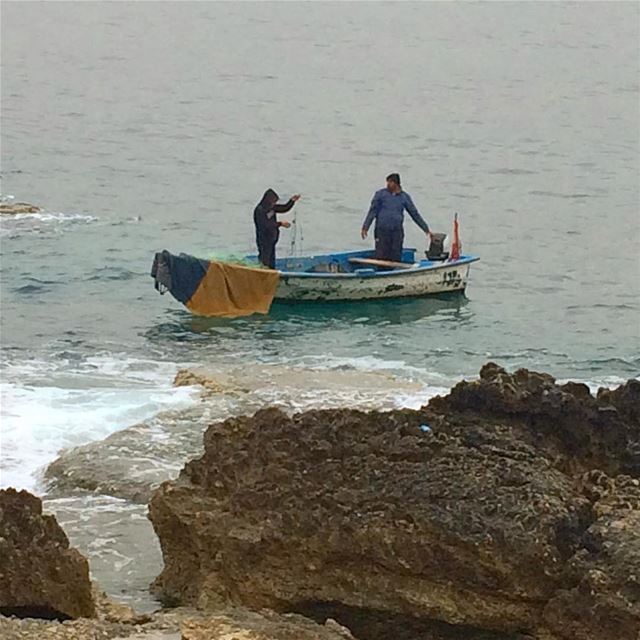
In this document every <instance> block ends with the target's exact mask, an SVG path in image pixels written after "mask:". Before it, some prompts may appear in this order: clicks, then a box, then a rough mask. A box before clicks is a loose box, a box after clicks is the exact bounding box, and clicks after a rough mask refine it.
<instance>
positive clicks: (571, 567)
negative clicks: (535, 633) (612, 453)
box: [544, 472, 640, 640]
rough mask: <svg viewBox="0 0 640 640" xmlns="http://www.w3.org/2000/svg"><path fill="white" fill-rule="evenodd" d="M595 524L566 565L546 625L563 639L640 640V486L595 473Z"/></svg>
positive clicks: (591, 481)
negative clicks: (613, 639) (615, 639)
mask: <svg viewBox="0 0 640 640" xmlns="http://www.w3.org/2000/svg"><path fill="white" fill-rule="evenodd" d="M585 484H586V485H587V486H586V487H585V489H586V491H587V492H589V493H590V494H591V496H592V497H593V498H594V499H595V502H594V505H593V512H594V515H595V517H596V520H595V521H594V522H593V524H592V525H591V526H590V527H589V528H588V529H587V530H586V532H585V534H584V535H583V536H582V541H581V546H580V548H579V549H578V550H577V552H576V553H575V554H574V555H573V556H572V557H571V558H570V560H569V561H568V562H567V564H566V566H565V569H564V575H563V584H562V587H561V588H560V589H559V590H558V592H557V593H556V594H555V595H554V597H553V598H552V599H551V600H550V601H549V603H548V604H547V606H546V608H545V611H544V620H545V623H546V624H547V625H548V626H549V628H550V629H551V630H552V631H553V632H554V633H555V634H556V635H557V637H559V638H562V639H563V640H609V639H610V638H619V639H621V640H622V639H627V638H628V639H629V640H638V638H640V481H639V480H638V479H636V478H629V477H628V476H618V477H617V478H616V479H611V478H607V477H606V476H605V475H604V474H602V473H600V472H592V473H591V474H588V478H586V479H585Z"/></svg>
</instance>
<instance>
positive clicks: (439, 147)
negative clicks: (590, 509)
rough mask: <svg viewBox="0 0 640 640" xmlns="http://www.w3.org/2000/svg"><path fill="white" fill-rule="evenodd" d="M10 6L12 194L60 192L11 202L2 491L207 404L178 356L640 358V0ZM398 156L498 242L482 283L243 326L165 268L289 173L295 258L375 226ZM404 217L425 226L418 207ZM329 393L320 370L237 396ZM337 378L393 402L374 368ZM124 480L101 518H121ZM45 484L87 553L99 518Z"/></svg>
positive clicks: (262, 399)
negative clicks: (373, 208)
mask: <svg viewBox="0 0 640 640" xmlns="http://www.w3.org/2000/svg"><path fill="white" fill-rule="evenodd" d="M2 18H3V19H2V44H1V47H2V61H3V73H2V132H1V136H2V193H3V194H4V195H5V196H6V195H13V196H15V197H16V199H18V200H20V201H28V202H32V203H35V204H38V205H40V206H42V207H43V208H44V209H45V211H44V212H43V213H41V214H33V215H25V216H20V217H19V218H17V217H16V218H9V217H6V216H5V217H3V218H2V219H1V220H0V243H1V250H2V263H1V265H0V267H1V268H0V284H1V286H2V292H1V295H2V299H1V302H2V327H1V329H2V347H3V371H2V409H1V411H2V447H1V451H0V453H1V457H2V472H1V477H0V486H6V485H8V484H14V485H19V486H23V487H27V488H31V489H34V488H35V489H36V490H38V491H42V486H41V485H40V484H39V478H40V474H41V471H42V467H43V466H44V465H46V464H47V463H48V462H50V461H51V460H52V459H53V458H54V457H55V456H56V453H57V451H58V450H59V449H61V448H64V447H69V446H74V445H79V444H83V443H86V442H90V441H94V440H98V439H101V438H103V437H105V436H107V435H109V434H110V433H113V432H115V431H118V430H120V429H123V428H125V427H128V426H131V425H133V424H135V423H137V422H139V421H141V420H152V419H153V416H155V415H157V414H158V412H161V411H164V410H167V409H175V410H182V409H187V408H188V407H191V406H193V403H194V402H197V400H196V399H195V398H194V392H193V391H192V390H190V389H179V390H175V389H173V388H172V386H171V382H172V379H173V376H174V374H175V372H176V371H177V369H178V368H179V367H180V366H193V365H204V366H207V367H212V368H213V369H215V370H219V371H224V370H226V368H228V367H232V366H234V367H238V366H239V367H245V368H246V370H247V371H251V370H252V368H255V366H256V363H259V364H260V365H277V366H280V367H288V366H289V367H290V366H296V367H301V368H308V369H326V370H329V371H335V372H345V371H346V372H355V373H357V372H362V373H363V374H365V373H367V372H371V371H375V372H383V373H385V374H388V375H393V376H396V377H399V378H401V379H402V380H406V381H408V382H415V383H417V384H418V385H419V386H420V389H421V391H420V392H418V393H417V394H416V393H413V394H411V393H407V394H404V395H403V394H399V395H398V397H397V402H399V403H405V404H416V403H419V402H420V400H421V399H423V398H426V397H428V396H429V395H431V394H432V393H435V392H437V391H439V390H442V389H446V388H447V387H449V386H451V385H452V384H454V383H455V381H457V380H458V379H460V377H463V376H466V377H469V376H473V375H476V374H477V371H478V369H479V367H480V366H481V365H482V364H483V363H484V362H486V361H487V360H495V361H497V362H499V363H501V364H503V365H505V366H507V367H509V368H515V367H519V366H526V367H529V368H533V369H539V370H545V371H548V372H550V373H552V374H554V375H556V376H558V377H559V378H571V379H577V380H583V381H586V382H588V383H589V384H590V385H592V386H593V387H595V386H597V385H600V384H606V385H613V384H616V383H618V382H620V381H622V380H624V379H626V378H629V377H635V376H638V375H639V373H640V290H639V284H638V283H639V282H640V279H639V278H640V251H639V247H640V186H639V185H640V181H639V180H638V176H639V175H640V159H639V156H640V153H639V152H640V124H639V122H640V119H639V117H638V116H639V112H638V104H639V102H638V101H639V93H640V92H639V87H638V79H639V77H640V74H639V71H640V65H639V59H638V51H637V43H638V39H639V37H640V27H639V26H638V25H639V24H640V20H639V18H640V9H639V8H638V5H636V4H632V3H626V4H625V3H618V4H613V3H609V4H595V3H580V4H575V3H572V4H564V3H529V4H524V3H511V4H504V3H500V4H487V3H485V4H454V3H428V4H427V3H416V4H414V3H402V4H394V5H386V4H340V5H339V6H338V5H334V4H322V3H283V4H267V3H265V4H254V3H228V4H221V3H190V2H181V3H169V2H166V3H72V4H71V3H51V4H49V3H19V2H5V3H3V16H2ZM391 171H399V172H400V173H401V174H402V176H403V182H404V185H405V187H406V189H407V191H409V192H410V193H411V194H412V197H413V199H414V201H415V202H416V204H417V205H418V207H419V208H420V209H421V211H422V212H423V214H424V215H425V217H426V219H427V220H428V221H429V222H430V223H431V226H432V227H433V228H434V229H435V230H437V231H449V230H450V227H451V223H452V217H453V213H454V212H455V211H457V212H459V214H460V220H461V232H462V240H463V244H464V248H465V251H468V252H471V253H477V254H479V255H480V256H481V262H479V263H477V264H474V265H473V267H472V271H471V282H470V286H469V289H468V292H467V297H466V298H457V299H449V300H416V301H402V302H397V301H395V302H394V301H386V302H380V303H373V302H372V303H362V304H358V305H345V304H334V305H320V304H318V305H305V306H301V305H295V306H287V305H275V306H274V308H273V310H272V313H271V314H270V315H269V316H268V317H254V318H248V319H238V320H234V321H228V320H206V319H201V318H194V317H192V316H190V315H189V314H188V312H187V311H186V310H185V309H184V308H182V307H181V306H180V305H179V304H178V303H177V302H176V301H175V300H173V299H171V298H170V297H169V296H165V297H161V296H159V295H158V294H157V293H156V292H155V291H154V290H153V286H152V281H151V278H150V277H149V275H148V272H149V269H150V266H151V260H152V258H153V254H154V252H155V251H157V250H160V249H163V248H167V249H169V250H171V251H175V252H179V251H186V252H189V253H192V254H195V255H198V256H201V257H209V256H212V255H214V254H216V253H217V254H230V253H239V254H243V253H246V252H249V251H252V250H253V247H252V242H253V229H252V224H251V211H252V208H253V206H254V205H255V202H256V201H257V200H258V199H259V196H260V195H261V193H262V192H263V191H264V189H265V188H266V187H268V186H273V187H274V188H276V189H277V190H278V191H279V192H280V193H281V194H282V195H283V196H284V197H286V196H287V195H289V194H290V193H293V192H298V191H300V192H302V194H303V199H302V200H301V202H300V203H299V205H298V206H296V209H295V211H296V219H297V229H298V233H297V239H298V242H297V244H296V246H295V247H291V245H290V242H289V240H290V235H287V234H286V233H283V238H282V241H281V243H280V247H279V250H280V254H281V255H288V254H289V253H290V252H292V251H296V252H308V253H311V252H322V251H334V250H340V249H349V248H364V247H366V246H368V245H367V243H365V242H362V241H361V240H360V238H359V228H360V224H361V221H362V218H363V217H364V214H365V213H366V210H367V207H368V203H369V199H370V197H371V194H372V192H373V191H374V190H375V189H376V188H379V187H380V186H381V183H382V180H383V177H384V176H385V175H386V174H387V173H389V172H391ZM407 238H408V240H407V243H408V244H411V245H413V246H417V247H419V248H421V247H422V246H423V244H424V241H423V238H422V236H421V234H420V232H419V231H418V229H417V228H416V227H414V226H413V225H412V224H411V223H410V222H409V223H408V224H407ZM264 375H267V374H264ZM285 395H286V394H285ZM276 396H277V394H276ZM326 398H327V395H326V392H324V395H323V393H321V392H319V391H318V390H317V389H316V388H315V387H314V384H313V383H310V386H309V388H308V389H306V390H304V392H300V390H298V391H296V394H295V395H291V394H290V395H288V396H286V398H284V396H283V395H282V394H281V395H280V397H279V398H278V397H274V396H270V395H269V394H263V395H261V396H259V398H258V403H256V402H254V401H251V402H250V401H248V400H247V401H246V403H244V404H243V402H242V401H238V402H236V403H235V404H234V405H233V411H237V412H242V411H245V410H247V411H248V410H254V409H255V407H256V406H257V405H258V404H260V403H265V404H266V403H269V402H273V401H278V402H283V403H284V404H285V405H286V406H287V407H288V408H290V409H292V410H293V409H301V408H305V407H309V406H319V403H322V402H325V400H326ZM337 399H339V400H340V401H344V402H345V403H347V404H350V403H351V404H353V403H358V404H361V405H362V404H365V405H366V403H367V402H369V403H370V404H371V406H377V404H376V403H379V402H380V398H379V396H378V395H376V392H374V391H372V389H371V388H370V385H369V384H368V378H367V377H366V376H365V375H363V376H362V378H361V379H360V378H359V377H357V376H355V377H352V378H351V379H350V382H349V384H348V385H347V388H346V389H345V394H344V396H337ZM225 410H226V408H225ZM221 411H222V409H221ZM202 426H203V425H198V428H199V429H201V428H202ZM141 433H142V432H141ZM176 456H177V454H176ZM170 462H171V461H170ZM179 463H180V460H179V459H178V457H176V459H175V460H173V467H172V468H173V469H175V468H176V467H177V466H178V465H179ZM74 500H75V498H74ZM92 500H98V501H99V500H101V498H95V499H92ZM104 500H105V501H106V502H105V503H104V504H103V505H102V506H101V507H100V509H98V507H97V506H96V504H95V503H94V502H91V501H89V502H88V503H87V505H84V506H83V507H82V508H83V509H85V511H84V513H85V515H87V518H88V521H89V522H90V523H92V522H93V521H94V520H93V518H94V514H95V517H96V518H98V515H97V514H98V513H100V514H104V509H107V511H108V509H111V510H112V514H113V518H114V519H115V521H117V522H120V517H121V516H120V510H119V509H116V508H115V507H113V505H114V504H115V502H112V499H111V498H104ZM49 504H50V507H51V508H52V509H54V510H56V511H57V512H59V514H60V515H61V519H62V520H63V521H64V522H65V524H66V526H67V530H68V531H69V533H70V535H71V537H72V539H77V540H78V541H79V542H78V543H79V544H80V545H81V547H82V548H83V549H84V550H86V551H88V552H89V553H90V554H93V551H92V550H91V549H90V548H88V547H87V545H86V544H85V542H87V541H88V540H90V536H89V537H87V533H86V531H85V528H86V526H87V524H86V522H87V519H86V518H85V520H83V521H81V520H80V519H79V518H75V517H74V516H70V515H68V511H65V509H67V508H66V507H64V508H63V507H62V506H61V504H63V503H59V502H51V503H49ZM105 505H107V506H105ZM108 505H111V507H109V506H108ZM112 507H113V508H112ZM125 508H129V507H128V506H126V507H125ZM132 508H133V507H132ZM136 513H137V512H136ZM63 514H67V515H63ZM99 517H100V518H102V517H104V516H103V515H101V516H99ZM96 521H97V520H96ZM91 526H93V525H91ZM118 526H120V525H118ZM116 528H117V527H116ZM137 531H138V530H137V529H135V528H132V529H131V530H130V532H129V533H128V534H127V535H130V536H132V537H133V539H138V538H137V536H139V535H141V534H139V533H137ZM145 535H149V532H148V531H147V533H146V534H145ZM131 548H133V549H136V548H138V547H137V545H136V544H133V545H132V547H131ZM94 555H95V554H94ZM94 555H91V557H92V559H93V557H94ZM95 557H96V558H98V556H97V555H96V556H95ZM132 557H133V556H132ZM132 562H133V565H132V566H135V565H136V563H135V561H132ZM142 564H144V563H142ZM152 564H153V563H152ZM145 566H146V568H145V569H144V570H141V571H142V573H141V574H140V575H139V576H138V577H131V576H130V577H129V578H127V580H128V582H127V584H129V585H130V593H129V595H128V596H126V597H131V598H133V599H134V600H135V599H136V598H137V597H138V596H135V595H131V594H133V593H138V594H139V589H140V584H142V583H143V582H144V581H145V580H146V579H147V577H148V575H151V574H152V573H153V571H152V570H151V568H150V565H149V566H147V565H145ZM108 567H109V562H104V563H102V562H101V561H100V560H99V558H98V559H96V561H95V563H94V564H93V570H94V573H96V574H98V577H99V579H100V580H101V582H105V583H106V584H110V585H116V584H117V583H118V580H119V579H120V575H121V574H118V575H117V576H116V575H111V574H109V570H108ZM141 576H142V577H141ZM127 588H129V587H125V590H126V589H127Z"/></svg>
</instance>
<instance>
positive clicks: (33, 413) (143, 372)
mask: <svg viewBox="0 0 640 640" xmlns="http://www.w3.org/2000/svg"><path fill="white" fill-rule="evenodd" d="M90 360H91V362H89V363H88V364H89V365H90V366H91V367H92V370H91V371H90V372H89V375H87V372H86V371H85V372H82V371H77V370H76V371H64V372H63V371H60V369H61V367H60V366H57V367H56V366H54V365H52V364H51V363H45V362H42V363H39V362H32V363H29V364H22V365H16V366H13V367H11V366H9V367H6V368H5V373H4V375H3V381H2V383H1V384H0V393H1V397H2V406H1V408H0V419H1V426H0V439H1V442H0V462H1V464H0V469H1V471H0V487H8V486H13V487H16V488H21V489H29V490H34V489H36V488H37V487H38V480H39V472H40V471H41V470H42V468H43V467H44V466H45V465H46V464H48V463H49V462H51V461H52V460H53V459H55V457H56V456H57V454H58V452H59V451H60V450H61V449H64V448H67V447H73V446H77V445H80V444H85V443H87V442H91V441H93V440H99V439H102V438H105V437H106V436H108V435H110V434H111V433H113V432H115V431H118V430H120V429H124V428H125V427H128V426H131V425H132V424H135V423H136V422H139V421H141V420H145V419H148V418H150V417H151V416H153V415H155V414H156V413H158V412H159V411H161V410H163V409H168V408H183V407H187V406H189V405H190V404H191V403H193V402H194V401H195V399H194V398H195V394H194V391H193V389H192V388H190V387H181V388H177V389H176V388H173V387H172V386H171V380H172V378H171V376H167V375H166V371H165V369H166V368H167V365H163V364H161V363H152V362H151V361H138V362H136V361H135V360H134V359H132V358H128V359H119V358H108V357H106V356H102V357H96V358H91V359H90ZM83 366H85V367H86V366H87V363H83ZM150 366H151V367H152V368H150ZM136 367H137V368H138V370H137V371H134V372H132V369H134V370H135V369H136ZM174 368H175V367H174ZM60 376H67V377H66V378H60ZM69 377H70V378H69ZM47 378H48V379H49V381H48V382H47V381H46V379H47ZM61 383H62V384H61Z"/></svg>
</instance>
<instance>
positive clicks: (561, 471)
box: [150, 365, 640, 640]
mask: <svg viewBox="0 0 640 640" xmlns="http://www.w3.org/2000/svg"><path fill="white" fill-rule="evenodd" d="M629 384H630V387H631V388H632V387H633V385H632V384H631V383H629ZM622 396H624V397H625V398H626V397H627V396H628V394H627V393H622V392H620V397H622ZM616 397H618V396H616ZM609 404H610V402H609V400H607V404H605V403H604V402H603V401H602V400H601V399H597V398H594V397H593V396H592V395H591V394H590V393H589V390H588V388H586V387H585V386H584V385H577V384H568V385H558V384H557V383H556V382H555V381H554V379H553V378H552V377H551V376H548V375H546V374H537V373H533V372H528V371H525V370H521V371H518V372H516V373H514V374H508V373H507V372H506V371H505V370H504V369H501V368H500V367H498V366H497V365H487V366H486V367H485V368H483V370H482V372H481V377H480V380H478V381H476V382H464V383H461V384H459V385H457V386H456V387H455V388H454V389H453V390H452V392H451V394H450V395H449V396H447V397H445V398H439V399H434V400H433V401H432V402H431V403H430V404H429V406H428V407H425V408H423V409H422V410H419V411H413V410H402V411H390V412H369V413H365V412H362V411H356V410H325V411H310V412H307V413H304V414H299V415H295V416H293V417H290V416H288V415H286V414H284V413H283V412H281V411H278V410H275V409H270V410H263V411H259V412H258V413H257V414H256V415H255V416H253V417H250V418H234V419H230V420H227V421H225V422H223V423H218V424H214V425H212V426H210V427H209V429H208V430H207V432H206V433H205V437H204V448H205V453H204V455H203V456H202V457H201V458H199V459H196V460H193V461H192V462H190V463H188V464H187V465H186V466H185V468H184V469H183V471H182V472H181V474H180V477H179V478H178V479H177V480H176V481H175V482H167V483H164V484H163V485H161V487H160V488H159V489H158V490H157V491H156V492H155V494H154V496H153V498H152V501H151V503H150V518H151V520H152V522H153V525H154V528H155V530H156V532H157V533H158V536H159V538H160V542H161V546H162V550H163V555H164V561H165V567H164V570H163V572H162V573H161V575H160V576H159V577H158V579H157V580H156V583H155V588H156V590H157V592H158V593H159V595H160V596H161V597H163V598H165V599H166V600H168V601H170V602H174V603H181V604H190V605H197V606H201V607H205V608H209V609H212V608H217V607H220V606H222V605H223V604H224V603H232V604H241V605H243V606H248V607H250V608H253V609H256V608H262V607H268V608H272V609H274V610H277V611H296V612H300V613H303V614H304V615H312V614H313V612H314V611H315V612H317V611H319V610H322V609H324V610H325V611H327V615H330V614H332V613H333V614H335V615H331V617H334V618H335V619H336V620H338V622H340V623H344V624H346V625H347V626H348V627H349V628H350V629H351V630H352V632H353V633H354V634H355V635H356V636H357V637H359V638H360V637H362V638H365V637H371V638H373V637H374V635H373V633H369V632H373V631H374V629H373V624H370V625H369V626H368V621H373V620H375V621H376V625H378V627H379V625H380V624H384V620H385V618H386V619H388V620H393V621H394V624H395V626H396V628H397V627H399V626H404V627H405V628H410V627H411V626H412V625H413V624H417V625H418V626H420V625H423V626H424V624H425V622H426V621H439V622H442V623H447V624H449V625H454V626H458V627H459V628H460V629H462V628H464V629H465V632H464V633H465V634H466V635H465V636H464V637H479V636H478V635H477V633H480V632H482V630H485V631H487V633H488V632H491V631H494V632H499V633H502V634H512V636H513V634H518V633H523V632H529V633H531V634H536V633H538V632H539V633H543V634H546V635H545V636H544V637H546V638H563V639H564V638H565V637H568V636H566V635H563V633H565V632H564V631H562V629H563V627H562V625H563V624H564V623H566V624H567V628H571V625H570V624H569V619H570V617H571V615H575V616H576V617H578V618H580V624H582V630H579V629H578V627H576V631H575V633H576V634H578V632H580V633H583V635H582V636H580V635H576V637H577V638H579V640H582V638H583V637H584V638H585V639H586V638H587V637H590V636H589V633H592V634H593V638H598V639H599V638H600V636H599V635H597V634H598V633H599V631H598V629H600V628H604V627H605V626H606V625H607V624H610V626H611V628H614V629H620V631H621V632H622V633H627V632H631V631H632V630H633V629H634V625H635V624H636V623H637V621H638V619H639V613H640V612H638V611H637V607H636V604H637V601H638V600H637V599H636V597H635V591H634V580H635V577H634V578H632V579H626V578H625V571H626V570H627V569H626V567H629V566H630V567H632V574H633V575H634V576H635V575H640V566H638V571H637V572H636V570H635V567H636V566H637V565H638V562H637V556H638V553H640V545H639V541H638V538H637V536H636V535H635V531H637V529H634V525H635V523H636V522H637V520H636V518H637V511H638V506H637V502H636V500H635V498H634V497H633V496H635V493H633V491H632V490H631V489H629V487H630V486H635V485H633V483H634V482H637V478H635V477H634V474H635V470H636V469H637V468H638V467H637V462H638V458H637V451H636V449H635V442H636V441H637V436H638V425H637V424H636V423H634V421H633V420H632V419H630V418H629V416H632V415H633V414H631V413H629V411H628V410H627V411H626V412H622V411H621V410H619V409H617V408H615V407H614V409H613V410H610V409H609V408H607V407H608V405H609ZM424 425H428V427H429V428H425V426H424ZM622 473H626V474H628V475H627V476H625V477H627V481H625V482H626V483H625V482H622V480H621V479H620V478H622V477H623V476H622V475H621V474H622ZM628 483H631V485H629V484H628ZM600 485H602V486H600ZM625 492H626V493H625ZM625 496H627V497H625ZM621 510H622V511H621ZM621 514H622V515H621ZM621 523H622V524H621ZM620 531H624V532H625V533H624V534H622V533H620ZM614 532H615V535H614ZM597 539H601V542H600V543H599V544H600V547H601V548H602V549H605V550H609V548H610V547H609V545H611V544H613V545H614V546H616V545H619V546H620V551H619V553H612V552H611V551H607V552H606V553H605V552H604V551H603V552H598V553H596V554H594V553H593V552H591V551H590V546H589V545H590V544H592V542H591V541H593V540H597ZM585 551H586V552H585ZM598 572H600V573H598ZM600 574H604V576H605V578H606V581H605V582H606V585H605V582H603V583H602V588H601V589H600V592H597V590H596V586H597V585H598V584H600V583H599V582H598V579H599V576H600ZM585 585H586V586H585ZM607 585H608V586H607ZM587 587H588V588H589V589H590V590H591V591H593V592H594V593H595V594H596V595H594V597H595V598H596V600H595V601H594V602H596V604H597V605H598V607H597V612H596V613H594V614H593V615H587V614H586V611H585V615H580V611H581V607H586V606H587V605H586V604H585V603H586V602H587V601H586V600H581V599H580V597H579V595H580V593H581V591H580V590H581V589H585V588H587ZM563 602H564V603H565V604H562V603H563ZM581 602H582V604H581ZM563 607H564V608H565V609H566V611H567V613H566V615H565V618H564V622H563V620H562V617H561V615H560V611H561V610H562V608H563ZM353 611H357V612H359V613H358V616H357V617H358V620H359V621H360V622H359V625H360V626H359V628H358V629H356V628H355V627H354V626H352V625H350V624H349V623H347V622H345V620H346V619H347V618H348V617H349V615H350V614H349V612H353ZM571 612H573V613H571ZM607 612H609V613H607ZM618 615H620V616H622V618H623V621H622V622H616V616H618ZM320 619H321V618H320ZM380 621H382V623H381V622H380ZM616 624H617V625H618V626H617V627H616ZM385 633H386V636H385ZM390 633H391V634H392V631H391V630H390V629H387V630H383V631H382V632H378V633H377V635H375V637H380V638H383V637H391V635H389V634H390ZM447 633H449V632H448V631H447ZM473 633H476V635H475V636H474V635H473ZM406 637H410V636H409V635H407V636H406ZM415 637H418V636H415ZM424 637H428V636H426V635H425V636H424ZM440 637H452V638H453V637H455V635H450V636H445V635H441V636H440ZM461 637H462V636H461ZM486 637H488V636H486ZM501 637H504V636H501ZM541 637H542V636H541ZM624 637H625V636H620V638H621V640H622V638H624ZM625 640H626V639H625ZM629 640H631V638H629ZM633 640H636V639H635V638H634V639H633Z"/></svg>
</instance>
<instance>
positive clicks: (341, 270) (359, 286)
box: [247, 249, 479, 301]
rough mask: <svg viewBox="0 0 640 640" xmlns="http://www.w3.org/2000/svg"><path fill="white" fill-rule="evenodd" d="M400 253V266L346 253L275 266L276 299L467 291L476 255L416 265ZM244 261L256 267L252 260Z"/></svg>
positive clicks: (368, 254) (410, 253)
mask: <svg viewBox="0 0 640 640" xmlns="http://www.w3.org/2000/svg"><path fill="white" fill-rule="evenodd" d="M416 254H417V251H416V250H415V249H405V250H404V251H403V254H402V261H401V262H387V261H384V260H376V259H375V258H374V252H373V251H348V252H345V253H332V254H325V255H318V256H310V257H304V258H281V259H279V260H277V261H276V269H277V270H278V271H279V272H280V280H279V282H278V287H277V289H276V293H275V299H276V300H287V301H294V300H295V301H298V300H315V301H322V300H327V301H329V300H372V299H378V298H404V297H423V296H428V295H433V294H439V293H448V292H453V291H459V292H462V291H464V290H465V288H466V286H467V282H468V279H469V268H470V266H471V263H472V262H475V261H477V260H479V257H477V256H470V255H467V256H460V258H458V259H457V260H429V259H424V260H420V259H417V258H416ZM247 262H249V263H253V262H255V263H256V264H257V263H258V259H257V257H256V256H248V257H247Z"/></svg>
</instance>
